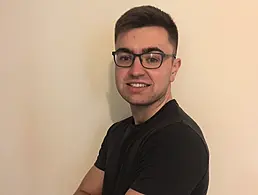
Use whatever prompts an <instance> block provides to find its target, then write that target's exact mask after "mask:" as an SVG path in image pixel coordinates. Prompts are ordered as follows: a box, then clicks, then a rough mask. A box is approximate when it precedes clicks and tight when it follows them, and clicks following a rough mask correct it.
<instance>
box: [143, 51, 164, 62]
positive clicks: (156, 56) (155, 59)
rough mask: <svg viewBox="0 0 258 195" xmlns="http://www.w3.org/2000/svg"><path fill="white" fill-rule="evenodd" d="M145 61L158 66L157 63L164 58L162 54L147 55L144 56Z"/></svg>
mask: <svg viewBox="0 0 258 195" xmlns="http://www.w3.org/2000/svg"><path fill="white" fill-rule="evenodd" d="M144 60H145V61H146V62H147V63H148V64H156V63H160V62H161V60H162V56H161V55H160V54H153V53H150V54H146V55H145V56H144Z"/></svg>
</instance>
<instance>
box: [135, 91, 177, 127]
mask: <svg viewBox="0 0 258 195" xmlns="http://www.w3.org/2000/svg"><path fill="white" fill-rule="evenodd" d="M170 100H172V96H171V94H168V95H166V96H165V97H163V98H161V99H159V100H158V101H156V102H154V103H152V104H150V105H146V106H138V105H131V111H132V115H133V118H134V121H135V124H136V125H137V124H140V123H144V122H145V121H147V120H148V119H149V118H151V117H152V116H153V115H155V114H156V113H157V112H158V111H159V110H160V109H161V108H162V107H163V106H164V105H165V104H166V103H167V102H168V101H170Z"/></svg>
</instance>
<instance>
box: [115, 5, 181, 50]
mask: <svg viewBox="0 0 258 195" xmlns="http://www.w3.org/2000/svg"><path fill="white" fill-rule="evenodd" d="M149 26H158V27H163V28H164V29H165V30H166V31H167V32H168V36H169V41H170V43H171V44H172V45H173V46H174V47H175V49H176V50H177V47H178V29H177V26H176V24H175V22H174V21H173V19H172V18H171V16H170V15H169V14H167V13H165V12H164V11H162V10H160V9H159V8H156V7H154V6H150V5H144V6H139V7H134V8H131V9H130V10H128V11H126V12H125V13H124V14H123V15H122V16H121V17H120V18H119V19H118V20H117V22H116V25H115V42H116V41H117V37H118V36H119V34H121V33H124V32H127V31H129V30H131V29H134V28H141V27H149Z"/></svg>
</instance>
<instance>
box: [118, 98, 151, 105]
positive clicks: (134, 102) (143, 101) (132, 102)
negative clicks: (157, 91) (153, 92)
mask: <svg viewBox="0 0 258 195" xmlns="http://www.w3.org/2000/svg"><path fill="white" fill-rule="evenodd" d="M123 98H124V100H125V101H127V102H128V103H129V104H130V105H131V106H149V105H151V104H153V103H154V102H156V101H155V100H153V99H147V98H138V99H136V98H131V97H123Z"/></svg>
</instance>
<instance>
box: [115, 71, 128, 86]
mask: <svg viewBox="0 0 258 195" xmlns="http://www.w3.org/2000/svg"><path fill="white" fill-rule="evenodd" d="M125 76H126V70H124V69H120V68H116V69H115V79H116V83H117V84H118V85H119V84H121V83H122V82H123V80H124V79H125Z"/></svg>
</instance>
